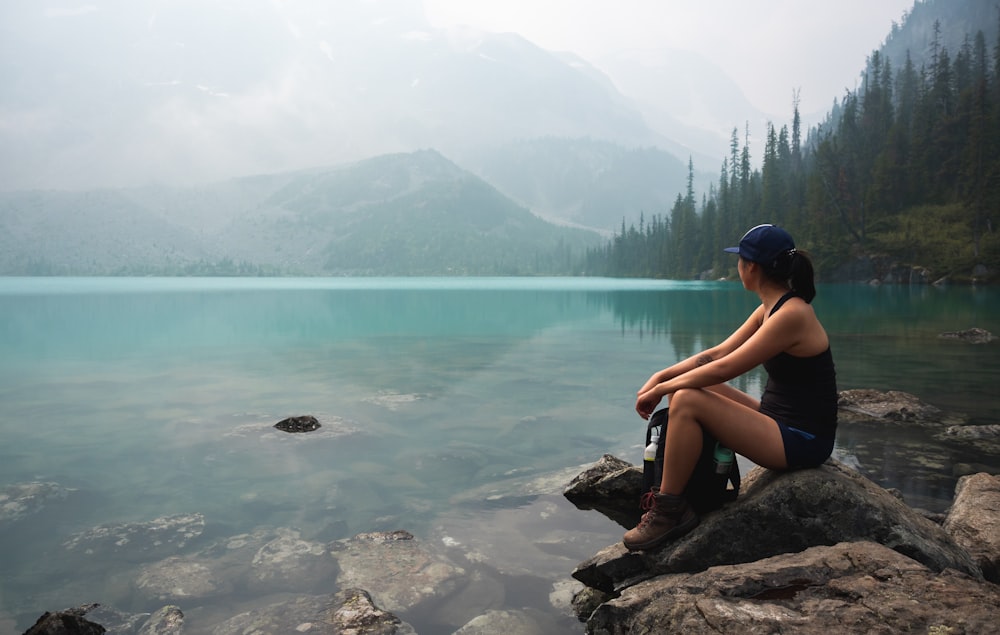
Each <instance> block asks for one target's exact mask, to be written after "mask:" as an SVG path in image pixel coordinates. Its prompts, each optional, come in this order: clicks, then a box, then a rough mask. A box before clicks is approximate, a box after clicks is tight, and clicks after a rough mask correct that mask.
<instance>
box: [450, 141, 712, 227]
mask: <svg viewBox="0 0 1000 635" xmlns="http://www.w3.org/2000/svg"><path fill="white" fill-rule="evenodd" d="M469 165H470V166H472V169H473V171H474V172H476V174H478V175H480V176H482V177H483V178H484V179H486V180H487V181H489V182H490V183H491V184H493V185H495V186H496V187H497V188H498V189H499V190H500V191H502V192H503V193H504V194H506V195H508V196H510V197H511V198H512V199H514V200H515V201H518V202H520V203H522V204H524V205H526V206H528V207H529V208H530V209H531V210H532V211H533V212H535V213H536V214H538V215H540V216H542V217H543V218H546V219H548V220H551V221H552V222H557V223H561V224H572V225H577V226H581V227H586V228H592V229H596V230H598V231H601V232H604V233H608V234H609V233H611V232H613V231H617V230H618V229H619V228H620V226H621V223H622V219H623V218H625V219H628V222H629V223H632V222H634V221H635V222H637V221H638V219H639V216H640V214H645V216H646V218H650V217H651V216H652V215H653V214H659V215H661V216H667V215H669V210H670V208H671V206H672V205H673V204H674V201H675V200H676V198H677V196H678V195H684V193H685V192H686V191H687V180H688V164H687V162H683V161H681V160H680V159H678V158H677V157H675V156H674V155H672V154H670V153H668V152H666V151H664V150H661V149H658V148H654V147H636V148H627V147H625V146H622V145H618V144H615V143H611V142H608V141H599V140H594V139H558V138H543V139H532V140H525V141H520V142H515V143H511V144H507V145H505V146H498V147H492V148H489V149H486V150H484V151H483V152H482V153H480V154H479V155H477V156H474V157H472V158H470V160H469ZM694 177H695V188H696V190H697V191H707V190H708V186H709V183H711V181H712V179H713V178H716V177H714V175H711V174H710V173H708V172H704V171H698V170H695V174H694Z"/></svg>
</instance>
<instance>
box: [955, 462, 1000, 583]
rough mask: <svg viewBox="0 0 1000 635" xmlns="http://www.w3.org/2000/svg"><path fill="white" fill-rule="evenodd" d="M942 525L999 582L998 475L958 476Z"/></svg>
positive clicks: (986, 573)
mask: <svg viewBox="0 0 1000 635" xmlns="http://www.w3.org/2000/svg"><path fill="white" fill-rule="evenodd" d="M944 528H945V530H946V531H947V532H948V533H949V534H951V535H952V536H953V537H954V539H955V542H956V543H958V544H959V545H961V546H962V547H965V549H966V550H968V552H969V553H970V554H971V555H972V558H973V559H974V560H975V562H976V564H977V565H979V567H980V568H981V569H982V571H983V576H984V577H985V578H986V579H987V580H989V581H991V582H996V583H1000V477H997V476H991V475H990V474H985V473H981V474H973V475H971V476H963V477H962V478H960V479H959V480H958V485H957V486H956V487H955V502H954V503H952V506H951V509H950V510H949V511H948V516H947V517H946V518H945V521H944Z"/></svg>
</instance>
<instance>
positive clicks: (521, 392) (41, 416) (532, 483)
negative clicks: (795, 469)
mask: <svg viewBox="0 0 1000 635" xmlns="http://www.w3.org/2000/svg"><path fill="white" fill-rule="evenodd" d="M755 299H756V296H754V295H753V294H751V293H748V292H747V291H745V290H744V289H743V288H742V286H741V285H739V284H738V283H734V282H671V281H654V280H610V279H587V278H435V279H429V278H394V279H386V278H372V279H368V278H347V279H312V278H309V279H284V278H274V279H272V278H267V279H245V278H226V279H216V278H212V279H201V278H183V279H158V278H149V279H145V278H143V279H138V278H0V403H2V405H3V407H2V409H0V438H2V444H0V491H2V490H3V488H5V487H9V486H13V485H16V484H22V483H29V482H45V483H56V484H58V485H59V486H61V487H64V488H69V489H71V490H72V495H71V496H69V497H68V498H66V499H65V500H64V501H56V502H53V503H51V504H49V505H47V506H46V507H45V509H43V510H41V511H39V512H38V515H37V516H28V517H27V518H24V519H16V520H9V519H8V520H7V521H4V520H3V517H2V516H0V570H2V571H3V574H2V576H0V631H3V632H6V631H5V630H4V629H5V628H7V629H8V630H11V631H12V632H23V631H24V630H25V629H27V628H28V627H29V626H30V625H31V624H32V623H33V622H34V620H35V619H36V618H37V617H38V616H39V615H41V614H42V613H43V612H44V611H54V610H59V609H63V608H67V607H70V606H77V605H80V604H84V603H88V602H100V603H102V604H107V605H111V606H114V607H115V608H118V609H120V610H123V611H130V612H141V611H145V612H148V611H152V610H155V609H156V608H159V606H162V605H163V604H165V603H166V602H162V601H160V602H153V601H149V600H148V599H143V598H141V597H140V596H139V595H137V594H136V593H135V592H134V588H133V587H134V584H133V582H134V579H135V576H136V575H137V572H138V571H139V569H140V568H141V566H142V565H143V564H144V563H141V562H134V561H122V562H120V563H119V562H99V563H94V562H90V561H88V560H87V559H86V557H85V555H84V554H76V553H67V550H66V548H65V546H64V545H65V542H66V541H67V539H68V538H69V537H70V536H72V535H74V534H76V533H78V532H81V531H86V530H87V529H90V528H92V527H95V526H97V525H102V524H111V523H129V522H143V521H148V520H150V519H153V518H157V517H161V516H167V515H171V514H187V513H200V514H203V515H204V517H205V526H206V529H205V534H206V535H205V537H204V539H205V540H206V541H207V540H209V539H210V538H218V537H225V536H231V535H237V534H241V533H245V532H250V531H253V530H254V529H255V528H258V527H272V528H274V527H278V528H293V529H294V530H296V531H298V532H300V534H301V536H302V537H303V538H306V539H309V540H317V541H321V542H328V541H335V540H340V539H344V538H349V537H351V536H353V535H355V534H358V533H361V532H369V531H389V530H397V529H403V530H407V531H409V532H411V533H412V534H413V535H414V536H415V537H416V539H417V540H420V541H424V542H426V543H427V544H429V545H433V546H434V548H435V549H437V550H440V551H441V553H443V554H444V555H446V556H447V557H449V558H452V559H453V560H454V561H455V562H457V563H459V564H460V565H461V566H462V567H463V569H464V570H465V571H467V572H468V575H469V580H468V584H466V585H465V586H464V588H466V589H471V590H469V591H467V593H466V595H464V596H462V598H461V599H455V600H454V601H448V599H447V598H445V599H443V600H442V601H441V602H438V603H437V604H435V605H433V606H423V607H421V608H420V609H419V610H415V611H414V612H413V613H412V614H407V613H406V612H397V614H399V615H400V617H402V618H403V619H404V620H407V621H409V622H410V623H411V624H414V626H416V627H418V629H417V630H418V631H419V632H421V633H433V632H442V633H450V632H452V631H454V630H456V629H457V628H459V627H460V626H462V624H463V623H465V621H467V620H468V619H471V618H472V617H475V615H476V614H478V613H479V612H482V609H485V608H496V609H523V608H525V607H527V608H528V609H530V610H532V611H536V612H538V613H540V614H543V615H545V616H546V619H548V620H551V624H554V625H555V630H554V632H565V633H582V632H583V630H584V629H583V625H582V624H581V623H579V622H578V621H576V619H575V618H574V617H573V616H572V615H571V614H569V612H568V610H567V609H566V607H565V605H564V602H560V601H557V600H554V599H553V598H551V597H550V595H552V596H558V595H559V593H560V592H561V591H562V592H565V589H566V588H571V583H572V580H571V578H570V573H571V571H572V570H573V568H574V567H575V565H576V564H577V563H579V562H580V561H582V560H584V559H586V558H588V557H590V556H591V555H593V554H594V553H595V552H596V551H598V550H599V549H601V548H603V547H605V546H607V545H609V544H611V543H614V542H617V541H618V540H620V538H621V533H622V532H623V531H624V530H623V529H622V528H621V527H619V526H618V525H616V524H615V523H613V522H611V521H610V520H608V519H606V518H604V517H603V516H601V515H600V514H598V513H597V512H593V511H589V512H588V511H581V510H578V509H576V508H575V507H574V506H573V505H571V504H569V503H568V502H567V501H565V499H564V498H563V497H562V496H561V493H560V492H561V489H559V488H558V487H555V488H553V487H552V485H551V482H552V479H553V477H554V476H559V475H563V474H573V473H576V472H578V471H579V469H582V467H581V466H584V465H586V464H589V463H592V462H594V461H596V460H597V459H599V458H600V457H601V455H603V454H605V453H610V454H614V455H616V456H619V457H621V458H624V459H626V460H629V461H632V462H633V463H639V462H640V461H641V455H642V448H641V441H642V436H643V434H644V427H645V422H644V421H642V420H641V419H640V418H639V417H638V416H637V415H636V414H635V412H634V410H633V404H634V397H635V391H636V390H637V389H638V388H639V387H640V386H641V385H642V384H643V383H644V382H645V380H646V379H647V378H648V377H649V375H650V374H651V373H652V372H654V371H655V370H658V369H660V368H662V367H664V366H666V365H669V364H672V363H674V362H675V361H677V360H678V359H681V358H684V357H686V356H688V355H691V354H693V353H695V352H698V351H700V350H702V349H703V348H706V347H708V346H711V345H713V344H715V343H716V342H718V341H719V340H720V339H722V338H724V337H725V336H727V335H728V334H729V332H730V331H731V330H732V329H734V328H735V327H736V326H738V325H739V324H741V323H742V321H743V320H744V319H745V317H746V315H747V314H748V313H749V312H750V311H751V310H752V309H753V307H754V305H755ZM814 304H815V306H816V309H817V312H818V314H819V316H820V319H821V320H822V321H823V323H824V325H825V326H826V328H827V330H828V331H829V333H830V336H831V342H832V344H831V345H832V348H833V354H834V358H835V362H836V365H837V374H838V384H839V387H840V389H842V390H843V389H849V388H874V389H878V390H900V391H905V392H908V393H912V394H914V395H916V396H917V397H919V398H920V399H921V400H923V401H925V402H927V403H929V404H932V405H934V406H937V407H938V408H941V409H942V410H943V411H944V412H945V413H949V414H952V413H954V414H961V415H964V416H965V417H966V418H967V421H968V423H970V424H974V425H989V424H1000V396H998V393H997V386H998V378H1000V341H994V342H991V343H988V344H980V345H974V344H968V343H965V342H960V341H955V340H949V339H943V338H940V337H939V334H940V333H942V332H947V331H956V330H962V329H967V328H971V327H979V328H983V329H986V330H988V331H991V332H992V333H994V334H1000V290H998V289H996V288H970V287H945V288H936V287H914V286H868V285H826V286H822V285H821V286H820V288H819V293H818V296H817V298H816V301H815V303H814ZM761 380H762V371H760V370H756V371H754V372H751V373H750V374H749V375H747V376H745V377H742V378H739V379H738V380H736V381H734V382H733V383H734V385H736V386H737V387H739V388H741V389H744V390H747V391H748V392H751V393H755V394H759V391H760V388H761ZM304 414H311V415H314V416H316V417H317V418H318V419H319V421H320V422H321V423H322V424H323V428H321V430H319V431H317V433H316V434H315V436H311V435H314V433H308V434H299V435H292V434H286V433H283V432H280V431H276V430H274V429H273V428H272V426H273V424H274V423H276V422H277V421H279V420H281V419H283V418H285V417H289V416H294V415H304ZM320 432H322V433H323V434H319V433H320ZM939 433H940V430H939V429H933V428H926V427H919V426H907V425H905V424H892V423H887V424H884V425H879V426H872V425H867V426H860V425H858V426H841V429H840V431H839V433H838V442H837V449H836V451H835V457H836V458H838V459H840V460H843V461H844V462H846V463H848V464H850V465H852V466H854V467H856V468H857V469H858V470H860V471H861V472H862V473H863V474H865V475H866V476H868V477H869V478H872V479H873V480H875V481H876V482H878V483H879V484H881V485H883V486H885V487H893V488H897V489H898V490H900V492H901V493H902V494H903V496H904V498H905V499H906V501H907V502H908V503H910V504H911V505H913V506H915V507H921V508H924V509H927V510H930V511H934V512H941V511H944V510H945V509H947V507H948V505H949V504H950V500H951V496H952V494H953V490H954V485H955V482H956V479H957V477H958V476H960V475H962V474H964V473H968V472H970V471H980V470H987V471H992V472H993V473H997V472H1000V454H997V453H995V452H993V451H991V450H989V449H986V450H984V449H983V446H980V445H975V444H970V443H968V442H962V441H959V440H955V439H951V440H949V439H946V438H943V437H941V435H940V434H939ZM744 467H749V466H748V465H746V464H744ZM578 468H579V469H578ZM558 482H561V481H558ZM567 482H568V481H567ZM538 483H548V486H541V485H539V484H538ZM0 502H2V501H0ZM334 590H335V588H334V587H333V586H331V585H330V584H324V585H322V587H321V588H316V589H314V590H311V592H312V593H314V594H316V595H322V594H328V593H331V592H332V591H334ZM278 595H280V594H277V595H276V594H273V593H272V594H255V593H252V592H251V591H249V590H246V589H242V588H240V587H239V586H237V587H235V590H234V591H233V592H231V593H229V594H225V595H222V596H218V597H213V598H211V599H206V600H197V601H192V602H190V603H188V605H185V604H184V603H183V602H175V603H177V604H178V605H180V606H181V609H182V610H183V611H184V613H185V615H186V616H187V617H186V624H187V630H186V632H187V633H211V632H212V629H213V627H214V625H215V624H216V623H218V622H219V621H220V620H223V619H225V618H226V617H228V616H231V615H233V614H235V613H238V612H240V611H246V610H248V609H249V608H250V607H253V606H257V605H261V604H266V603H270V602H273V601H275V598H276V597H278ZM272 596H273V597H272ZM375 600H376V602H378V597H377V595H376V597H375ZM463 607H468V612H470V613H471V614H463V610H464V609H463Z"/></svg>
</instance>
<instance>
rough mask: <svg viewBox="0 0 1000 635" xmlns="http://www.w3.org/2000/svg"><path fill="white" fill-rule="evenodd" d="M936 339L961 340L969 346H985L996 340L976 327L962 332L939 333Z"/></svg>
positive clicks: (984, 330)
mask: <svg viewBox="0 0 1000 635" xmlns="http://www.w3.org/2000/svg"><path fill="white" fill-rule="evenodd" d="M938 337H940V338H942V339H946V340H962V341H963V342H969V343H970V344H986V343H988V342H991V341H993V340H995V339H996V335H993V334H992V333H990V332H989V331H987V330H986V329H981V328H978V327H973V328H971V329H965V330H964V331H948V332H946V333H941V335H939V336H938Z"/></svg>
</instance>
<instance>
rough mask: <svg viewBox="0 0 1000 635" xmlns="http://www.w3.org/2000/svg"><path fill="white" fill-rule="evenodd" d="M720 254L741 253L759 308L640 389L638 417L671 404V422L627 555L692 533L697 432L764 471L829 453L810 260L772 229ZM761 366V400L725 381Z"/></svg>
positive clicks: (831, 384) (829, 370)
mask: <svg viewBox="0 0 1000 635" xmlns="http://www.w3.org/2000/svg"><path fill="white" fill-rule="evenodd" d="M726 251H728V252H731V253H737V254H739V258H740V259H739V262H738V264H737V271H739V275H740V280H741V281H742V282H743V286H744V288H746V289H747V290H748V291H753V292H754V293H756V294H757V295H758V296H759V297H760V306H758V307H757V308H756V309H755V310H754V312H753V313H751V314H750V317H749V318H747V320H746V322H744V323H743V325H742V326H741V327H739V328H738V329H737V330H736V331H735V332H734V333H733V334H732V335H730V336H729V337H728V338H726V340H725V341H724V342H722V343H721V344H719V345H717V346H715V347H713V348H710V349H708V350H706V351H704V352H703V353H699V354H697V355H694V356H692V357H690V358H688V359H686V360H684V361H681V362H678V363H677V364H674V365H673V366H670V367H669V368H664V369H663V370H661V371H659V372H657V373H654V374H653V376H652V377H650V378H649V381H647V382H646V383H645V384H644V385H643V386H642V388H640V389H639V392H638V398H637V399H636V402H635V409H636V412H638V413H639V416H640V417H642V418H643V419H649V417H650V415H652V414H653V411H654V410H655V409H656V407H657V405H658V404H659V403H660V400H661V399H663V397H667V398H668V400H669V406H670V421H669V424H668V425H667V427H666V428H667V429H666V436H665V438H661V440H660V442H661V443H664V444H665V445H664V452H663V476H662V480H661V481H660V486H659V489H658V490H657V489H654V490H653V491H652V492H650V493H647V494H646V495H644V497H643V508H644V509H646V510H647V511H646V513H645V514H643V516H642V519H641V520H640V521H639V524H638V526H637V527H635V528H634V529H632V530H630V531H628V532H626V534H625V537H624V542H625V546H626V547H627V548H628V549H630V550H633V551H634V550H639V549H651V548H653V547H656V546H658V545H660V544H662V543H663V542H665V541H667V540H670V539H673V538H677V537H679V536H682V535H684V534H686V533H687V532H689V531H690V530H692V529H693V528H694V527H695V526H697V524H698V516H697V515H696V514H695V512H694V511H693V510H692V509H691V508H690V507H689V505H688V503H687V501H686V500H685V499H684V498H683V496H682V493H683V491H684V488H685V486H686V485H687V482H688V479H689V478H690V476H691V473H692V471H693V470H694V467H695V464H696V463H697V461H698V457H699V456H700V454H701V449H702V447H701V446H702V429H704V430H707V431H708V432H709V434H711V435H712V436H713V437H715V438H716V439H717V440H718V441H719V442H721V443H722V444H723V445H725V446H726V447H728V448H730V449H732V450H733V451H735V452H737V453H739V454H742V455H743V456H745V457H747V458H748V459H750V460H751V461H753V462H754V463H756V464H758V465H761V466H763V467H766V468H770V469H795V468H805V467H815V466H817V465H819V464H821V463H823V461H825V460H826V459H827V458H828V457H829V456H830V453H831V452H832V451H833V440H834V434H835V432H836V429H837V383H836V376H835V373H834V366H833V357H832V355H831V354H830V340H829V338H828V337H827V334H826V331H825V330H824V328H823V325H822V324H820V322H819V319H818V318H817V317H816V313H815V312H814V311H813V307H812V306H811V305H810V302H812V299H813V298H814V297H815V296H816V287H815V284H814V280H813V266H812V262H811V261H810V260H809V257H808V256H807V255H806V254H805V253H803V252H801V251H798V250H796V248H795V243H794V241H793V240H792V237H791V235H789V234H788V232H786V231H785V230H784V229H782V228H780V227H777V226H775V225H758V226H757V227H754V228H753V229H751V230H750V231H748V232H747V233H746V234H745V235H744V236H743V238H742V239H741V240H740V244H739V246H738V247H730V248H728V249H726ZM760 364H763V365H764V369H765V370H766V371H767V384H766V385H765V387H764V394H763V396H762V397H761V398H760V400H757V399H755V398H753V397H751V396H750V395H748V394H746V393H744V392H742V391H739V390H737V389H735V388H733V387H731V386H728V385H726V384H725V383H724V382H727V381H729V380H731V379H733V378H734V377H738V376H740V375H742V374H744V373H746V372H747V371H749V370H751V369H752V368H755V367H756V366H758V365H760Z"/></svg>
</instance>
